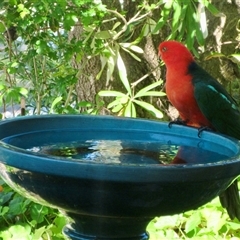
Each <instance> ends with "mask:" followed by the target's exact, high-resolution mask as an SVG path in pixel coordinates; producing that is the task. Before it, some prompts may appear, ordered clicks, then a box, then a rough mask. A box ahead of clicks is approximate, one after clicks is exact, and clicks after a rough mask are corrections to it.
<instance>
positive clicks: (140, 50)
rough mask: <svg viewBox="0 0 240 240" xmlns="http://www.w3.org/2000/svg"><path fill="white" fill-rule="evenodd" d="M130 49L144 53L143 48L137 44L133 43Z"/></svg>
mask: <svg viewBox="0 0 240 240" xmlns="http://www.w3.org/2000/svg"><path fill="white" fill-rule="evenodd" d="M130 49H131V50H132V51H134V52H137V53H143V50H142V48H140V47H138V46H135V45H131V46H130Z"/></svg>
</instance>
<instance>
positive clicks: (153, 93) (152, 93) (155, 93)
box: [135, 91, 166, 98]
mask: <svg viewBox="0 0 240 240" xmlns="http://www.w3.org/2000/svg"><path fill="white" fill-rule="evenodd" d="M147 96H150V97H164V96H166V93H164V92H160V91H159V92H158V91H148V92H145V93H142V94H138V93H137V96H136V95H135V98H137V97H147Z"/></svg>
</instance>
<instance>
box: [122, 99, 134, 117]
mask: <svg viewBox="0 0 240 240" xmlns="http://www.w3.org/2000/svg"><path fill="white" fill-rule="evenodd" d="M132 105H133V104H132V102H131V101H129V102H128V104H127V106H126V107H125V110H124V116H125V117H132Z"/></svg>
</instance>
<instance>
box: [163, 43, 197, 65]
mask: <svg viewBox="0 0 240 240" xmlns="http://www.w3.org/2000/svg"><path fill="white" fill-rule="evenodd" d="M158 50H159V56H160V57H161V59H162V60H163V61H164V62H165V64H166V66H167V67H168V66H171V65H176V64H181V63H184V64H189V63H191V62H193V61H194V58H193V56H192V54H191V52H190V51H189V50H188V49H187V48H186V47H185V46H184V45H183V44H182V43H180V42H177V41H173V40H170V41H165V42H162V43H161V44H160V45H159V47H158Z"/></svg>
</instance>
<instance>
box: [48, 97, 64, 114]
mask: <svg viewBox="0 0 240 240" xmlns="http://www.w3.org/2000/svg"><path fill="white" fill-rule="evenodd" d="M61 101H62V97H56V98H55V99H54V100H53V102H52V105H51V109H50V113H53V109H54V107H55V106H56V105H57V104H58V103H59V102H61Z"/></svg>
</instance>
